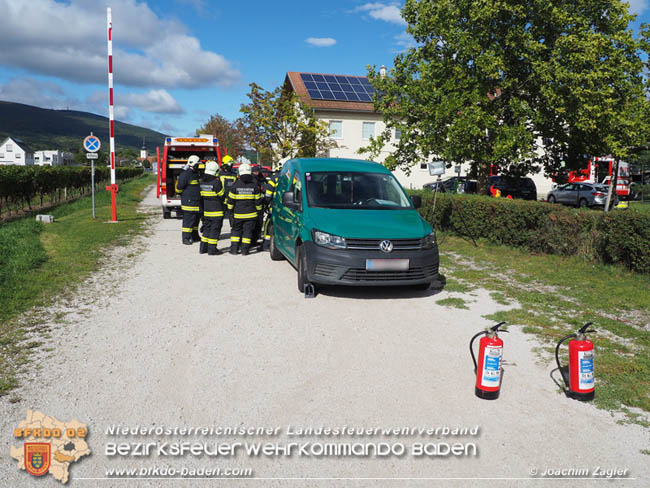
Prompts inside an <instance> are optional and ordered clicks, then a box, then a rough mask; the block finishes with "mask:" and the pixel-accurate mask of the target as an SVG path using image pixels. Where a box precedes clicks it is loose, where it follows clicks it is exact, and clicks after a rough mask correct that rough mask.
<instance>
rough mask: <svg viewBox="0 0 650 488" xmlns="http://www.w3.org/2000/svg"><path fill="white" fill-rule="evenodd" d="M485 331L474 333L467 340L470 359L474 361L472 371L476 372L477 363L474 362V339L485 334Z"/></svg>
mask: <svg viewBox="0 0 650 488" xmlns="http://www.w3.org/2000/svg"><path fill="white" fill-rule="evenodd" d="M486 334H487V332H486V331H484V330H482V331H481V332H479V333H478V334H475V335H474V337H472V339H471V340H470V341H469V353H470V354H471V355H472V361H474V373H476V370H478V363H477V362H476V356H474V347H473V346H474V341H475V340H476V338H477V337H479V336H482V335H486Z"/></svg>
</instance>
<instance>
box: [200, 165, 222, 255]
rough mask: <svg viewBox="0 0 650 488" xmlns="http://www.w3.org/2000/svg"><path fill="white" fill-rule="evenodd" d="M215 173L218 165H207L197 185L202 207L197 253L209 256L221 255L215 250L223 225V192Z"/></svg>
mask: <svg viewBox="0 0 650 488" xmlns="http://www.w3.org/2000/svg"><path fill="white" fill-rule="evenodd" d="M217 171H219V164H218V163H217V162H216V161H210V162H209V163H207V164H206V165H205V172H204V174H203V178H201V183H200V184H199V186H200V188H201V202H202V206H203V229H202V235H201V247H200V248H199V253H200V254H205V253H208V255H209V256H215V255H217V254H221V251H219V249H217V243H218V242H219V234H221V226H222V225H223V213H224V212H223V197H224V191H223V186H222V185H221V180H220V179H219V178H218V177H217Z"/></svg>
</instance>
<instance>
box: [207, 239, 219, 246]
mask: <svg viewBox="0 0 650 488" xmlns="http://www.w3.org/2000/svg"><path fill="white" fill-rule="evenodd" d="M218 243H219V241H218V240H217V239H208V244H214V245H217V244H218Z"/></svg>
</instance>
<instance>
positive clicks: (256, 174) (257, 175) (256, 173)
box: [252, 164, 266, 251]
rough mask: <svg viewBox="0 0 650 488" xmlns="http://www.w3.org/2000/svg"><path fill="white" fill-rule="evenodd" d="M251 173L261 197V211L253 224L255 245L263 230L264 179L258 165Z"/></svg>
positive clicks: (264, 205) (264, 210)
mask: <svg viewBox="0 0 650 488" xmlns="http://www.w3.org/2000/svg"><path fill="white" fill-rule="evenodd" d="M252 172H253V181H255V182H256V183H257V186H259V188H260V194H261V195H262V210H261V211H260V212H259V215H258V216H257V224H255V231H254V232H253V242H252V245H253V246H255V245H257V243H258V241H259V240H260V238H261V237H262V230H263V228H264V214H265V213H266V200H265V199H264V191H265V189H266V178H265V177H264V174H262V171H261V168H260V166H259V164H257V165H255V166H253V167H252ZM258 250H259V251H261V250H262V245H261V243H260V246H259V248H258Z"/></svg>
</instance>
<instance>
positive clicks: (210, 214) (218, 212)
mask: <svg viewBox="0 0 650 488" xmlns="http://www.w3.org/2000/svg"><path fill="white" fill-rule="evenodd" d="M203 216H204V217H223V210H215V211H214V212H203Z"/></svg>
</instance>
